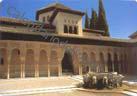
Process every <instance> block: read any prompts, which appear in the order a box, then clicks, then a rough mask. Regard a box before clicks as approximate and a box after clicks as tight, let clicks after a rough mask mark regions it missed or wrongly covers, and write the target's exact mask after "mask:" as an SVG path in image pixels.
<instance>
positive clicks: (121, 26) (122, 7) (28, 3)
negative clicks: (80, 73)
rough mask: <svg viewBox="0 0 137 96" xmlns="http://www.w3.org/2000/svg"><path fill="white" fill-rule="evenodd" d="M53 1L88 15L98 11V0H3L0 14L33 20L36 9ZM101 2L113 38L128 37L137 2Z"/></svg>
mask: <svg viewBox="0 0 137 96" xmlns="http://www.w3.org/2000/svg"><path fill="white" fill-rule="evenodd" d="M54 2H59V3H62V4H64V5H66V6H68V7H71V8H72V9H76V10H80V11H83V12H85V11H86V10H88V14H89V16H91V9H92V8H94V9H95V10H96V11H98V0H3V1H2V3H0V16H6V17H15V15H14V14H16V15H19V17H21V18H28V19H30V20H35V12H36V10H37V9H39V8H41V7H44V6H46V5H48V4H51V3H54ZM103 3H104V7H105V10H106V16H107V21H108V24H109V29H110V34H111V36H112V37H113V38H128V36H129V35H130V34H132V33H133V32H135V31H137V2H136V1H135V0H103ZM9 10H10V11H9ZM83 20H84V17H83ZM83 23H84V21H83Z"/></svg>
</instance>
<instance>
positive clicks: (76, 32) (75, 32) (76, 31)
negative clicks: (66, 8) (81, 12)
mask: <svg viewBox="0 0 137 96" xmlns="http://www.w3.org/2000/svg"><path fill="white" fill-rule="evenodd" d="M73 33H74V34H78V27H76V26H75V27H74V32H73Z"/></svg>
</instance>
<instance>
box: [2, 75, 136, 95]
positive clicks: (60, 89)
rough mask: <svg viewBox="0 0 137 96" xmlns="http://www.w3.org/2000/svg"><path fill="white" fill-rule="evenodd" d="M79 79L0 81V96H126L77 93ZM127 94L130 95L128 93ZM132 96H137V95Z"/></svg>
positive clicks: (52, 78) (68, 77)
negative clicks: (76, 86)
mask: <svg viewBox="0 0 137 96" xmlns="http://www.w3.org/2000/svg"><path fill="white" fill-rule="evenodd" d="M81 79H82V77H80V76H73V77H70V76H64V77H50V78H25V79H9V80H0V96H11V94H14V95H12V96H51V95H52V96H128V95H123V94H113V93H109V94H106V93H93V92H82V91H78V90H76V89H75V85H76V84H78V83H79V82H81V81H82V80H81ZM126 80H130V81H131V80H137V78H136V77H134V76H133V77H131V76H130V77H128V78H126ZM134 91H136V90H134ZM31 92H32V93H31ZM125 92H126V91H125ZM24 93H25V94H27V93H28V94H30V93H31V94H34V95H25V94H24ZM21 94H22V95H21ZM129 94H132V93H130V92H129ZM132 96H137V94H136V95H134V94H133V95H132Z"/></svg>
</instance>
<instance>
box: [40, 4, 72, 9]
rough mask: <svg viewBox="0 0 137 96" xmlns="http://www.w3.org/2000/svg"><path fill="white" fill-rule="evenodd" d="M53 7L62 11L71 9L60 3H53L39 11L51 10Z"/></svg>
mask: <svg viewBox="0 0 137 96" xmlns="http://www.w3.org/2000/svg"><path fill="white" fill-rule="evenodd" d="M51 7H56V8H61V9H70V8H69V7H66V6H64V5H63V4H60V3H52V4H49V5H47V6H46V7H43V8H41V9H39V10H42V9H46V8H51Z"/></svg>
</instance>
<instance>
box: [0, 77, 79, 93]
mask: <svg viewBox="0 0 137 96" xmlns="http://www.w3.org/2000/svg"><path fill="white" fill-rule="evenodd" d="M76 83H78V81H76V80H73V79H71V77H68V76H67V77H51V78H27V79H10V80H0V91H5V90H21V89H31V88H45V87H57V86H60V87H61V86H71V85H75V84H76Z"/></svg>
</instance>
